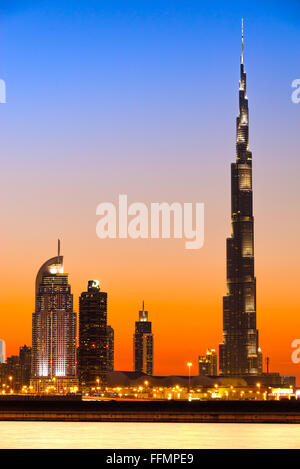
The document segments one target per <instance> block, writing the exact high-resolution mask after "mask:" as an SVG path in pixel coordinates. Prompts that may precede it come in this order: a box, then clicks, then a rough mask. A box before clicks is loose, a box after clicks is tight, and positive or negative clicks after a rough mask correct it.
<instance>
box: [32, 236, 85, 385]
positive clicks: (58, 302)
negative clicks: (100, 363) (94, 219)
mask: <svg viewBox="0 0 300 469" xmlns="http://www.w3.org/2000/svg"><path fill="white" fill-rule="evenodd" d="M75 374H76V314H75V313H74V312H73V295H72V294H71V287H70V285H69V283H68V274H65V273H64V267H63V256H61V255H60V243H59V242H58V254H57V256H55V257H52V258H51V259H49V260H48V261H46V262H45V263H44V264H43V265H42V267H41V268H40V269H39V271H38V274H37V277H36V283H35V312H34V313H33V316H32V369H31V375H32V378H33V379H34V378H56V377H61V378H62V377H65V378H69V377H75Z"/></svg>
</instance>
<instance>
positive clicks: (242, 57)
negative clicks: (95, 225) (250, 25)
mask: <svg viewBox="0 0 300 469" xmlns="http://www.w3.org/2000/svg"><path fill="white" fill-rule="evenodd" d="M243 63H244V18H242V54H241V64H243Z"/></svg>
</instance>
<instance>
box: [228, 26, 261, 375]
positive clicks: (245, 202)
mask: <svg viewBox="0 0 300 469" xmlns="http://www.w3.org/2000/svg"><path fill="white" fill-rule="evenodd" d="M252 200H253V193H252V153H251V151H250V150H249V110H248V98H247V94H246V73H245V70H244V37H243V24H242V52H241V63H240V81H239V115H238V117H237V120H236V161H235V163H232V164H231V237H230V238H228V239H227V245H226V250H227V294H226V296H224V297H223V343H222V344H220V363H219V374H220V375H223V376H228V375H235V376H237V375H259V374H261V373H262V354H261V351H260V349H259V344H258V330H257V327H256V278H255V274H254V218H253V202H252Z"/></svg>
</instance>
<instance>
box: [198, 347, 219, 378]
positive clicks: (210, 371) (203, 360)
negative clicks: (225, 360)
mask: <svg viewBox="0 0 300 469" xmlns="http://www.w3.org/2000/svg"><path fill="white" fill-rule="evenodd" d="M198 363H199V376H217V374H218V366H217V365H218V364H217V352H216V351H215V350H214V349H210V348H208V349H207V350H206V355H202V356H201V355H200V356H199V357H198Z"/></svg>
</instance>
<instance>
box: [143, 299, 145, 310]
mask: <svg viewBox="0 0 300 469" xmlns="http://www.w3.org/2000/svg"><path fill="white" fill-rule="evenodd" d="M143 311H145V308H144V300H143Z"/></svg>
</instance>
